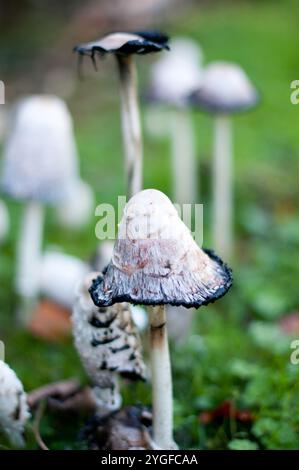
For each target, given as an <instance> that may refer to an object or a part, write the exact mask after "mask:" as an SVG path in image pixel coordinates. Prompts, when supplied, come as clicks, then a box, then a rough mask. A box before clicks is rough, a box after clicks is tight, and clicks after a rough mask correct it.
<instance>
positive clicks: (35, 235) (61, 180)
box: [2, 95, 77, 323]
mask: <svg viewBox="0 0 299 470" xmlns="http://www.w3.org/2000/svg"><path fill="white" fill-rule="evenodd" d="M3 163H4V165H3V175H2V189H3V190H4V191H5V192H7V193H8V194H9V195H10V196H11V197H13V198H14V199H16V200H19V201H22V202H24V212H23V220H22V224H21V227H20V229H19V243H18V254H17V274H16V288H17V292H18V294H19V295H20V297H21V300H22V308H21V313H22V316H21V320H22V321H23V323H25V322H26V321H28V316H29V315H30V313H31V311H32V308H33V306H34V304H35V301H36V298H37V295H38V291H39V285H40V261H41V248H42V239H43V219H44V209H43V205H44V204H46V203H52V204H58V203H59V202H61V201H63V200H64V199H66V198H67V197H69V195H70V194H71V193H72V190H73V186H74V184H75V182H76V180H77V155H76V149H75V146H74V137H73V128H72V121H71V117H70V114H69V112H68V110H67V108H66V105H65V104H64V102H63V101H62V100H60V99H59V98H57V97H55V96H48V95H36V96H31V97H28V98H25V99H24V100H22V101H21V102H20V103H19V105H18V106H17V108H16V111H15V119H14V123H13V126H12V129H11V132H10V136H9V138H8V140H7V142H6V146H5V149H4V162H3Z"/></svg>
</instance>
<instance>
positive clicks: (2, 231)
mask: <svg viewBox="0 0 299 470" xmlns="http://www.w3.org/2000/svg"><path fill="white" fill-rule="evenodd" d="M9 225H10V224H9V214H8V210H7V208H6V205H5V204H4V202H3V201H0V243H2V242H3V241H4V240H5V238H6V236H7V234H8V232H9Z"/></svg>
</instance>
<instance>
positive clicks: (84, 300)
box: [72, 273, 145, 411]
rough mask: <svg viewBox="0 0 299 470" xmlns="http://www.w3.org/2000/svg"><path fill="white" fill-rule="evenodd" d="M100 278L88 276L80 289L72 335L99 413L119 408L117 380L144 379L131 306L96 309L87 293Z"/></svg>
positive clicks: (93, 275)
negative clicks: (91, 386) (94, 280)
mask: <svg viewBox="0 0 299 470" xmlns="http://www.w3.org/2000/svg"><path fill="white" fill-rule="evenodd" d="M98 276H101V274H99V273H91V274H90V275H88V276H87V278H86V279H85V281H84V282H83V283H82V285H81V286H80V287H79V290H78V293H77V300H76V302H75V305H74V309H73V317H72V320H73V334H74V339H75V345H76V348H77V350H78V352H79V354H80V357H81V360H82V363H83V365H84V367H85V369H86V371H87V373H88V374H89V376H90V378H91V380H92V381H93V383H94V385H95V388H94V394H95V399H96V401H97V405H98V410H99V411H102V410H103V411H107V410H116V409H118V408H120V406H121V395H120V393H119V384H118V379H119V377H124V378H128V379H131V380H140V379H141V380H144V379H145V365H144V363H143V359H142V353H141V344H140V340H139V336H138V333H137V330H136V328H135V326H134V324H133V322H132V318H131V312H130V305H129V304H127V303H122V304H116V305H114V306H112V307H109V308H104V307H96V306H95V305H94V304H93V302H92V300H91V298H90V295H89V292H88V289H89V288H90V286H91V283H92V280H93V279H95V278H97V277H98Z"/></svg>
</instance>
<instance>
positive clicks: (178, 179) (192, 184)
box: [171, 109, 198, 204]
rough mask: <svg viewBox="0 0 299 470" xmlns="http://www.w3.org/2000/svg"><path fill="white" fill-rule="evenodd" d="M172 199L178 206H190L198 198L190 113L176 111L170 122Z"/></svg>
mask: <svg viewBox="0 0 299 470" xmlns="http://www.w3.org/2000/svg"><path fill="white" fill-rule="evenodd" d="M171 154H172V175H173V177H172V182H173V197H174V201H175V202H176V203H178V204H191V203H194V202H195V201H196V200H197V197H198V175H197V165H196V155H195V143H194V133H193V126H192V119H191V116H190V111H189V110H187V109H176V110H174V111H173V112H172V120H171Z"/></svg>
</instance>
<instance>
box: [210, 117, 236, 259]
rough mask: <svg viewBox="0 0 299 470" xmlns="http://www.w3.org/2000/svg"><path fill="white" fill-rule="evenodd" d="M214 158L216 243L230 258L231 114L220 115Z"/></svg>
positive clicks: (226, 257)
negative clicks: (229, 115)
mask: <svg viewBox="0 0 299 470" xmlns="http://www.w3.org/2000/svg"><path fill="white" fill-rule="evenodd" d="M214 132H215V141H214V161H213V246H214V248H215V250H216V251H217V252H218V253H219V254H220V255H221V256H223V258H224V259H229V258H230V256H231V254H232V241H233V233H232V224H233V222H232V219H233V193H232V129H231V121H230V118H229V117H228V116H216V118H215V130H214Z"/></svg>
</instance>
